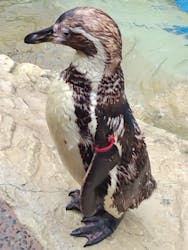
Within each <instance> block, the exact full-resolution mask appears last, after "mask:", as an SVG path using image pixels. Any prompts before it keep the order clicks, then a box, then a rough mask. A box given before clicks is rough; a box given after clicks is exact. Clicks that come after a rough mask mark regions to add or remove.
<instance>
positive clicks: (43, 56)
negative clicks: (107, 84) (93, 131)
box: [0, 0, 188, 139]
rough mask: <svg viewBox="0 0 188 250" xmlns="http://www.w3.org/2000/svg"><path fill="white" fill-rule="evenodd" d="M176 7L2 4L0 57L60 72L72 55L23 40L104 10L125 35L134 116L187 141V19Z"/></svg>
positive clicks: (132, 0) (25, 0)
mask: <svg viewBox="0 0 188 250" xmlns="http://www.w3.org/2000/svg"><path fill="white" fill-rule="evenodd" d="M176 2H177V3H178V4H181V2H182V1H173V0H171V1H170V0H169V1H168V0H166V1H165V0H158V1H157V0H117V1H112V0H98V1H92V0H87V1H86V0H81V1H76V0H71V1H65V0H61V1H60V0H55V1H50V0H40V1H37V0H9V1H7V0H1V1H0V23H1V27H0V29H1V40H0V53H4V54H7V55H9V56H10V57H12V58H13V59H14V60H16V61H18V62H31V63H34V64H37V65H39V66H41V67H45V68H51V69H54V70H57V71H61V70H62V68H64V67H65V66H66V65H67V64H68V63H69V61H70V60H71V57H72V55H73V53H74V51H73V50H72V49H70V48H67V47H63V46H58V45H51V44H41V45H37V46H29V45H26V44H24V43H23V39H24V36H25V35H26V34H27V33H30V32H32V31H35V30H38V29H41V28H45V27H48V26H50V25H51V24H52V23H53V22H54V21H55V20H56V18H57V17H58V16H59V15H60V14H61V13H63V12H64V11H66V10H68V9H70V8H73V7H75V6H81V5H82V6H83V5H90V6H95V7H98V8H101V9H103V10H104V11H106V12H107V13H108V14H110V15H111V16H112V17H113V18H114V19H115V21H116V22H117V23H118V25H119V27H120V29H121V32H122V38H123V63H122V66H123V70H124V73H125V78H126V90H127V96H128V99H129V102H130V104H131V106H132V108H133V110H134V112H135V113H136V116H137V117H138V118H140V119H142V120H144V121H146V122H148V123H150V124H153V125H155V126H157V127H162V128H165V129H167V130H169V131H171V132H173V133H176V134H177V135H179V136H181V137H183V138H186V139H188V39H187V38H188V28H187V25H188V13H186V11H185V10H186V9H185V7H186V6H183V8H184V11H182V10H181V9H182V8H181V6H180V5H178V6H177V5H176ZM184 2H185V1H184ZM178 7H179V8H178Z"/></svg>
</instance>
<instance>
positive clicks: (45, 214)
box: [0, 56, 188, 250]
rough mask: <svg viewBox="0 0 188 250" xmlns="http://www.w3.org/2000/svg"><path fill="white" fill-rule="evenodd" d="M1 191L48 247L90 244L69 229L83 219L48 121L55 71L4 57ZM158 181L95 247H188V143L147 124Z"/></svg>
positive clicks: (0, 101) (0, 87)
mask: <svg viewBox="0 0 188 250" xmlns="http://www.w3.org/2000/svg"><path fill="white" fill-rule="evenodd" d="M0 67H1V72H0V129H1V134H0V198H1V199H4V200H5V201H6V202H8V203H9V204H10V205H11V206H13V207H14V209H15V213H16V215H17V216H18V218H19V220H20V222H21V223H22V224H24V225H26V226H27V227H28V228H29V229H30V230H31V231H32V233H33V234H34V235H35V237H36V238H37V239H38V240H39V242H40V243H41V244H42V246H43V247H44V249H45V250H47V249H48V250H62V249H63V250H64V249H66V250H68V249H75V250H77V249H82V247H83V244H84V243H85V241H86V240H85V239H84V238H83V239H82V238H80V239H77V238H73V237H71V236H70V235H69V233H70V232H71V231H72V230H73V229H75V228H76V227H79V226H80V225H81V223H80V220H81V216H80V214H79V213H75V212H66V210H65V206H66V204H67V203H68V201H69V197H68V196H67V194H68V192H69V191H70V190H71V189H74V188H77V187H78V186H77V184H76V183H75V182H74V180H73V179H72V178H71V176H70V175H69V174H68V173H67V171H66V170H65V169H64V167H63V166H62V164H61V162H60V160H59V157H58V155H57V152H56V149H55V147H54V145H53V142H52V141H51V139H50V136H49V132H48V128H47V125H46V122H45V102H46V92H47V89H48V86H49V84H50V81H51V78H53V74H52V73H51V72H49V71H47V70H42V69H40V68H39V67H37V66H35V65H32V64H28V63H27V64H19V65H17V64H15V63H14V62H13V61H12V60H11V59H10V58H8V57H6V56H0ZM140 124H141V126H142V128H143V131H144V133H145V136H146V141H147V145H148V151H149V154H150V158H151V164H152V170H153V174H154V176H155V178H156V180H157V182H158V188H157V190H156V191H155V193H154V194H153V196H152V197H151V198H150V199H149V200H147V201H144V202H143V203H142V204H141V205H140V207H139V208H138V209H135V210H130V211H129V212H128V213H127V214H126V216H125V218H124V219H123V221H122V223H121V224H120V226H119V227H118V229H117V230H116V232H115V233H114V234H113V235H112V236H111V237H109V238H108V239H106V240H104V241H103V242H102V243H100V244H99V245H97V246H93V247H91V248H92V249H99V250H100V249H101V250H102V249H105V250H110V249H116V250H121V249H129V250H136V249H137V250H146V249H147V250H159V249H160V250H186V249H187V246H188V214H187V211H188V199H187V197H188V142H187V141H184V140H181V139H179V138H177V137H176V136H175V135H173V134H170V133H167V132H166V131H165V130H162V129H157V128H154V127H151V126H149V125H146V124H143V123H141V122H140Z"/></svg>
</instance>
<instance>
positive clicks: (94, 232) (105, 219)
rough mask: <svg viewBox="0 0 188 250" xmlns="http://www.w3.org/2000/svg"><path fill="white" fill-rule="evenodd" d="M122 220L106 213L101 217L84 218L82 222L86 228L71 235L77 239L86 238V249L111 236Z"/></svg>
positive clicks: (79, 229) (81, 228)
mask: <svg viewBox="0 0 188 250" xmlns="http://www.w3.org/2000/svg"><path fill="white" fill-rule="evenodd" d="M121 219H122V218H120V219H116V218H115V217H113V216H112V215H110V214H109V213H107V212H105V211H104V213H103V214H100V215H95V216H91V217H84V218H83V220H82V222H84V223H85V225H86V226H85V227H80V228H77V229H75V230H73V231H72V233H71V235H72V236H76V237H86V238H87V239H88V241H87V242H86V244H85V245H84V247H86V246H91V245H94V244H97V243H98V242H100V241H102V240H104V239H105V238H106V237H108V236H109V235H111V234H112V233H113V232H114V231H115V229H116V227H117V226H118V224H119V223H120V221H121Z"/></svg>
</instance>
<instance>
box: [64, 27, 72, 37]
mask: <svg viewBox="0 0 188 250" xmlns="http://www.w3.org/2000/svg"><path fill="white" fill-rule="evenodd" d="M70 34H71V32H70V30H69V29H64V30H63V35H64V36H65V37H66V38H69V36H70Z"/></svg>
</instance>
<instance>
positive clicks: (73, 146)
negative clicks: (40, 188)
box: [46, 79, 85, 184]
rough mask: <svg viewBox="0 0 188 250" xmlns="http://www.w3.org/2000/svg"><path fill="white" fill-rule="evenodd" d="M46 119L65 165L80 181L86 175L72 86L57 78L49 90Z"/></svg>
mask: <svg viewBox="0 0 188 250" xmlns="http://www.w3.org/2000/svg"><path fill="white" fill-rule="evenodd" d="M46 119H47V124H48V127H49V130H50V133H51V136H52V138H53V140H54V142H55V145H56V147H57V150H58V153H59V155H60V158H61V160H62V162H63V165H64V166H65V167H66V168H67V169H68V171H69V172H70V174H71V175H72V177H73V178H74V179H75V180H76V181H77V182H78V183H79V184H81V183H82V180H83V178H84V175H85V170H84V165H83V161H82V158H81V155H80V151H79V147H78V145H79V142H80V133H79V129H78V126H77V123H76V119H77V118H76V115H75V106H74V99H73V89H72V86H71V85H69V84H67V83H65V82H64V81H63V80H62V79H61V80H57V79H56V80H55V81H54V82H53V83H52V86H51V88H50V90H49V95H48V100H47V105H46Z"/></svg>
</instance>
